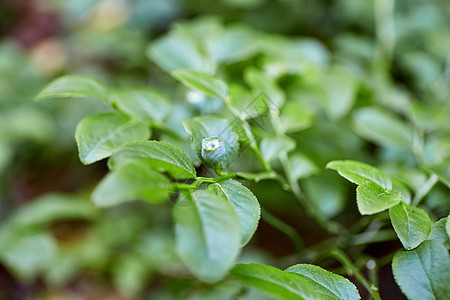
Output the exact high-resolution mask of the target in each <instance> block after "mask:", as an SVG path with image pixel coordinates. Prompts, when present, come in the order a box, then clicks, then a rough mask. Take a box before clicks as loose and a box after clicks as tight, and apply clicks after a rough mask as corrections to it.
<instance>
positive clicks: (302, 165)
mask: <svg viewBox="0 0 450 300" xmlns="http://www.w3.org/2000/svg"><path fill="white" fill-rule="evenodd" d="M289 163H290V165H291V176H292V178H293V179H294V180H295V181H297V180H298V179H300V178H307V177H310V176H312V175H314V174H317V173H318V172H319V168H318V167H317V165H316V164H315V163H314V162H313V161H312V160H310V159H309V158H308V157H307V156H306V155H304V154H302V153H299V152H296V153H294V155H292V156H291V157H289Z"/></svg>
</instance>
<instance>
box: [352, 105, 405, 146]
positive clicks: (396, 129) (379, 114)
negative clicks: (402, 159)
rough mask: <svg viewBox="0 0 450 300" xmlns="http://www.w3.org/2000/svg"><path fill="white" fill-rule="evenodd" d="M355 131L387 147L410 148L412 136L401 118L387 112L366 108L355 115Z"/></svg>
mask: <svg viewBox="0 0 450 300" xmlns="http://www.w3.org/2000/svg"><path fill="white" fill-rule="evenodd" d="M354 122H355V130H356V132H357V133H359V134H360V135H361V136H363V137H365V138H367V139H369V140H371V141H374V142H375V143H377V144H380V145H383V146H387V147H392V146H394V147H401V148H402V147H403V148H409V147H410V145H411V141H412V134H411V131H410V130H409V128H408V127H407V126H406V125H405V124H404V123H403V122H402V121H400V119H399V118H397V117H396V116H394V115H392V114H391V113H389V112H387V111H381V110H379V109H377V108H374V107H365V108H361V109H359V110H357V111H356V112H355V114H354Z"/></svg>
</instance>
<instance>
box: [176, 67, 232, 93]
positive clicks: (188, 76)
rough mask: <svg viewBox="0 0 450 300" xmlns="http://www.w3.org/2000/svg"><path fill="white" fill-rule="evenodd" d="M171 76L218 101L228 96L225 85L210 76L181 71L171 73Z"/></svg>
mask: <svg viewBox="0 0 450 300" xmlns="http://www.w3.org/2000/svg"><path fill="white" fill-rule="evenodd" d="M172 76H173V77H175V78H176V79H177V80H179V81H181V83H183V84H184V85H186V86H187V87H189V88H191V89H194V90H197V91H201V92H203V93H205V94H207V95H210V96H214V97H217V98H220V99H225V98H226V97H227V96H228V86H227V84H226V83H225V82H223V81H222V80H219V79H216V78H215V77H214V76H212V75H211V74H208V73H204V72H199V71H195V70H188V69H183V70H176V71H174V72H172Z"/></svg>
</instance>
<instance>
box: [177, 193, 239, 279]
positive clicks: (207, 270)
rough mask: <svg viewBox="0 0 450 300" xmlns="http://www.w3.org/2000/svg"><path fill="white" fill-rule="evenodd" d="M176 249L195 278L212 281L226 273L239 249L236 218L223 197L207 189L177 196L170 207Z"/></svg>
mask: <svg viewBox="0 0 450 300" xmlns="http://www.w3.org/2000/svg"><path fill="white" fill-rule="evenodd" d="M173 217H174V221H175V242H176V250H177V253H178V255H179V256H180V258H181V259H182V260H183V262H184V263H185V264H186V266H187V267H188V268H189V270H190V271H191V272H192V273H193V274H194V275H195V276H197V277H198V278H200V279H201V280H204V281H208V282H214V281H217V280H219V279H221V278H222V277H224V276H225V275H226V273H227V272H228V270H229V269H230V267H231V266H232V264H233V262H234V260H235V258H236V257H237V255H238V253H239V247H240V244H241V228H240V225H239V219H238V217H237V215H236V213H235V211H234V210H233V208H232V207H231V205H230V204H229V203H228V201H227V200H226V199H225V197H224V196H222V195H218V194H217V193H215V192H214V191H212V190H211V189H206V190H203V189H202V190H197V191H196V192H195V193H193V194H192V195H191V196H188V197H184V196H180V201H179V202H178V203H177V205H176V206H175V207H174V210H173Z"/></svg>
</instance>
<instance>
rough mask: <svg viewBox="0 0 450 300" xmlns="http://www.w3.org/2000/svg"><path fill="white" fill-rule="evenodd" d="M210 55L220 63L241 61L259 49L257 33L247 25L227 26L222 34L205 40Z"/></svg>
mask: <svg viewBox="0 0 450 300" xmlns="http://www.w3.org/2000/svg"><path fill="white" fill-rule="evenodd" d="M207 43H208V44H207V46H208V49H209V50H210V53H211V56H212V57H213V58H214V59H215V60H216V61H218V62H220V63H233V62H237V61H242V60H245V59H247V58H249V57H250V56H252V55H254V54H255V53H257V52H258V51H260V50H261V48H260V44H259V33H258V32H256V31H254V30H253V29H252V28H251V27H249V26H243V25H231V26H227V28H226V29H225V32H223V33H222V34H215V35H213V36H211V39H209V40H208V41H207Z"/></svg>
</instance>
